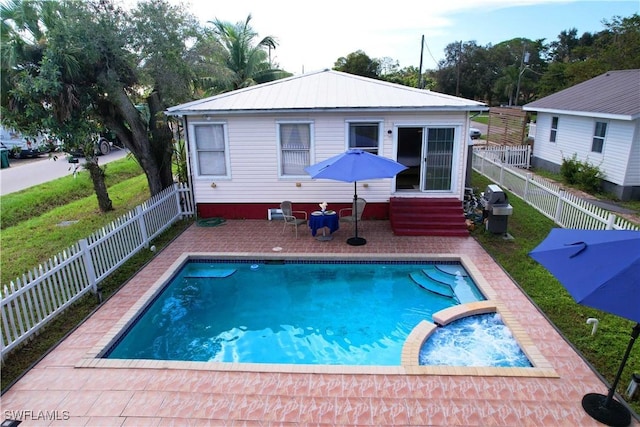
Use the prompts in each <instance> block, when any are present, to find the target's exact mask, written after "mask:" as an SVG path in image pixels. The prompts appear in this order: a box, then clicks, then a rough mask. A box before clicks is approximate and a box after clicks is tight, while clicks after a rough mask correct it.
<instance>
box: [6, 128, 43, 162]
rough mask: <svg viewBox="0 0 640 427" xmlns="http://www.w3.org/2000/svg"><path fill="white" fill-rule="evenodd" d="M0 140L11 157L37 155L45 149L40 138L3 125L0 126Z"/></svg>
mask: <svg viewBox="0 0 640 427" xmlns="http://www.w3.org/2000/svg"><path fill="white" fill-rule="evenodd" d="M0 142H2V145H3V146H4V147H5V148H7V149H8V150H9V157H13V158H24V157H37V156H39V155H40V154H42V153H45V152H46V151H47V149H46V147H45V146H44V145H43V143H42V140H41V139H38V138H33V137H25V136H23V135H21V134H20V133H19V132H16V131H14V130H12V129H7V128H5V127H0Z"/></svg>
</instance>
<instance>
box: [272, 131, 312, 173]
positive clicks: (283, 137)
mask: <svg viewBox="0 0 640 427" xmlns="http://www.w3.org/2000/svg"><path fill="white" fill-rule="evenodd" d="M278 134H279V136H280V138H279V139H280V175H281V176H303V175H307V173H306V172H305V171H304V168H306V167H307V166H309V165H310V164H311V135H312V134H313V132H312V123H279V124H278Z"/></svg>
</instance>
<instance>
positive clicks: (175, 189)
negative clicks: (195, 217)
mask: <svg viewBox="0 0 640 427" xmlns="http://www.w3.org/2000/svg"><path fill="white" fill-rule="evenodd" d="M180 189H181V186H180V184H179V183H177V182H174V183H173V194H174V195H175V196H176V206H177V207H178V212H180V219H184V215H183V212H184V209H183V207H182V203H180V198H181V197H182V193H181V192H180Z"/></svg>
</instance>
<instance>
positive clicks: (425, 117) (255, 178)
mask: <svg viewBox="0 0 640 427" xmlns="http://www.w3.org/2000/svg"><path fill="white" fill-rule="evenodd" d="M199 119H200V118H196V117H193V118H189V121H190V122H191V121H196V120H199ZM358 119H367V120H383V123H384V124H383V132H382V133H383V141H382V152H381V155H383V156H385V157H389V158H392V159H395V143H396V141H395V137H396V133H397V132H396V131H395V130H396V128H395V126H396V125H398V124H412V125H416V126H417V125H420V126H428V125H440V126H441V125H447V126H455V127H456V129H457V134H458V138H459V139H460V140H458V141H456V148H457V149H456V152H455V157H454V162H455V163H454V168H456V172H457V173H456V176H454V181H455V191H453V192H451V193H446V194H438V195H436V196H435V197H445V196H447V197H452V196H454V197H459V198H460V197H462V194H463V188H462V187H464V175H463V174H464V171H465V164H464V161H465V154H466V148H467V145H466V143H467V141H466V138H462V137H461V135H465V133H464V132H466V131H467V129H466V123H467V113H466V112H459V113H458V112H456V113H449V114H445V113H432V114H424V113H415V114H410V113H409V114H408V113H403V114H395V115H391V114H387V115H384V114H382V113H372V114H360V115H358V114H355V113H354V114H344V113H342V114H337V113H315V114H286V115H275V114H274V115H267V114H259V115H230V116H225V118H224V121H225V122H226V125H227V127H226V129H227V132H228V140H229V156H230V163H231V167H230V169H231V179H228V180H224V179H220V180H218V179H211V178H201V177H193V186H194V196H195V201H196V203H273V202H276V201H281V200H295V201H296V202H297V203H312V202H318V203H319V202H321V201H327V202H329V203H331V202H334V203H335V202H346V201H350V200H351V199H352V198H353V190H354V185H353V183H346V182H338V181H331V180H323V179H319V180H314V179H311V178H310V177H300V178H284V177H279V174H278V141H277V140H276V128H277V122H278V121H283V120H311V121H313V124H314V126H313V129H314V133H315V135H314V137H313V140H314V145H313V146H312V152H311V163H312V164H313V163H317V162H319V161H321V160H324V159H327V158H329V157H331V156H334V155H336V154H339V153H342V152H344V151H345V150H346V149H347V146H346V140H345V120H358ZM388 130H391V131H392V134H388V133H387V131H388ZM189 137H192V135H189ZM190 148H191V149H192V148H193V141H190ZM191 152H193V151H191ZM212 184H215V186H213V185H212ZM393 186H394V181H393V180H392V179H380V180H368V181H366V182H358V184H357V187H358V188H357V191H358V195H359V196H361V197H364V198H365V199H367V201H368V202H387V201H388V200H389V197H390V196H391V195H392V194H393V189H394V187H393ZM413 195H414V196H415V193H414V194H413ZM425 195H428V193H427V194H425Z"/></svg>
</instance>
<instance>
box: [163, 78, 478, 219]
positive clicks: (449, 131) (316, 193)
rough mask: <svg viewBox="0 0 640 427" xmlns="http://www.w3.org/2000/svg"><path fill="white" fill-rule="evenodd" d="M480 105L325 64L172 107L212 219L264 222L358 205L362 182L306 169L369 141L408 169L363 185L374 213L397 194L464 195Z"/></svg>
mask: <svg viewBox="0 0 640 427" xmlns="http://www.w3.org/2000/svg"><path fill="white" fill-rule="evenodd" d="M485 110H487V108H486V107H485V105H484V104H482V103H480V102H475V101H470V100H467V99H463V98H458V97H454V96H449V95H444V94H440V93H436V92H431V91H428V90H420V89H415V88H411V87H407V86H401V85H397V84H392V83H388V82H384V81H380V80H374V79H369V78H364V77H360V76H356V75H352V74H346V73H342V72H338V71H331V70H324V71H319V72H315V73H308V74H303V75H298V76H293V77H289V78H286V79H282V80H277V81H274V82H269V83H264V84H260V85H256V86H251V87H248V88H244V89H240V90H236V91H233V92H228V93H224V94H221V95H217V96H213V97H210V98H206V99H201V100H198V101H193V102H190V103H186V104H182V105H178V106H175V107H172V108H169V109H168V111H167V114H168V115H171V116H178V117H181V118H182V120H183V122H184V125H185V126H184V128H185V130H186V139H187V141H188V144H187V147H188V155H189V159H190V162H189V174H190V179H191V183H192V188H193V190H194V197H195V201H196V203H197V206H198V214H199V215H200V216H201V217H203V218H208V217H214V216H222V217H225V218H249V219H265V218H267V211H268V209H270V208H277V207H278V206H279V204H280V202H281V201H283V200H291V201H292V202H293V205H294V209H304V210H307V211H311V210H317V209H318V203H320V202H323V201H326V202H328V203H329V209H335V210H337V209H339V208H340V207H347V206H350V204H351V201H352V200H353V193H354V185H353V184H349V183H344V182H337V181H331V180H324V179H318V180H314V179H311V178H310V177H309V175H307V173H305V171H304V168H305V167H306V166H309V165H311V164H314V163H317V162H319V161H322V160H325V159H327V158H329V157H331V156H334V155H336V154H339V153H342V152H344V151H346V150H347V149H349V148H360V149H363V150H366V151H369V152H372V153H375V154H378V155H381V156H385V157H388V158H391V159H394V160H397V161H399V162H401V163H403V164H405V165H406V166H408V167H409V169H408V170H406V171H403V172H402V173H401V174H400V175H398V176H397V177H396V178H394V179H379V180H370V181H365V182H358V184H357V191H358V196H359V197H363V198H365V199H366V200H367V207H366V209H365V217H368V218H378V219H381V218H388V217H389V203H390V199H391V198H398V197H407V198H408V197H412V198H415V197H419V198H449V199H455V200H456V201H457V202H458V203H461V201H462V199H463V195H464V183H465V171H466V167H465V165H466V161H467V143H468V140H469V138H468V136H466V135H469V117H470V112H476V111H485Z"/></svg>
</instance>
